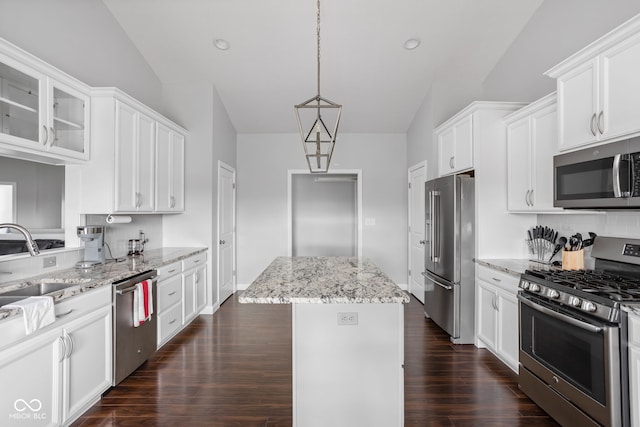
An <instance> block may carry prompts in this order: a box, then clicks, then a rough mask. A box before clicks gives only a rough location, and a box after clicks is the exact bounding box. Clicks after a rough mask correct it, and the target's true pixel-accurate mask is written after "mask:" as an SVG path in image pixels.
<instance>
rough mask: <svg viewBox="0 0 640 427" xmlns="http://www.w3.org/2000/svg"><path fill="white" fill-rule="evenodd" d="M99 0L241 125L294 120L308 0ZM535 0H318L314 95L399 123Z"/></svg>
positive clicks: (513, 32)
mask: <svg viewBox="0 0 640 427" xmlns="http://www.w3.org/2000/svg"><path fill="white" fill-rule="evenodd" d="M103 1H104V3H105V4H106V6H107V7H108V8H109V10H110V11H111V12H112V13H113V15H114V16H115V18H116V19H117V20H118V21H119V23H120V25H121V26H122V28H123V29H124V30H125V32H126V33H127V34H128V36H129V38H130V39H131V40H132V42H133V43H134V44H135V45H136V46H137V48H138V49H139V50H140V52H141V53H142V55H143V56H144V58H145V59H146V60H147V62H148V63H149V65H150V66H151V67H152V69H153V70H154V72H155V73H156V74H157V75H158V77H159V78H160V80H161V81H162V82H164V83H176V82H188V81H209V82H211V83H213V84H214V85H215V87H216V89H217V90H218V92H219V94H220V97H221V98H222V101H223V103H224V105H225V107H226V109H227V111H228V113H229V116H230V117H231V121H232V122H233V125H234V127H235V128H236V131H237V132H238V133H272V132H278V133H279V132H297V125H296V120H295V115H294V111H293V106H294V105H295V104H298V103H301V102H303V101H306V100H308V99H309V98H311V97H313V96H315V94H316V92H317V90H316V1H315V0H103ZM541 3H542V0H517V1H514V0H322V1H321V32H320V33H321V95H322V96H323V97H324V98H328V99H330V100H332V101H334V102H337V103H340V104H342V105H343V112H342V120H341V125H340V131H341V132H364V133H379V132H400V133H404V132H406V131H407V129H408V127H409V125H410V123H411V120H412V119H413V117H414V115H415V113H416V111H417V109H418V108H419V106H420V104H421V102H422V100H423V99H424V96H425V94H426V93H427V91H428V89H429V87H431V85H432V84H433V82H434V80H436V79H438V78H441V76H443V75H447V74H450V73H457V74H462V75H463V76H475V77H476V78H478V77H479V78H480V81H481V80H482V79H483V78H484V77H485V76H486V74H487V73H488V72H489V71H491V69H492V68H493V66H494V65H495V63H496V61H498V59H499V58H500V57H501V56H502V54H503V53H504V52H505V50H506V49H507V47H508V46H509V45H510V44H511V43H512V41H513V40H514V38H515V37H516V36H517V35H518V33H519V32H520V31H521V29H522V28H523V27H524V25H525V24H526V23H527V21H528V20H529V18H530V17H531V15H532V14H533V13H534V12H535V10H536V9H537V8H538V7H539V6H540V4H541ZM411 37H417V38H419V39H420V40H421V42H422V43H421V44H420V46H419V47H418V48H417V49H415V50H413V51H408V50H405V49H404V48H403V43H404V41H405V40H406V39H408V38H411ZM216 38H224V39H226V40H228V41H229V42H230V44H231V49H230V50H227V51H220V50H218V49H216V48H215V47H214V46H213V40H214V39H216ZM461 71H462V72H461Z"/></svg>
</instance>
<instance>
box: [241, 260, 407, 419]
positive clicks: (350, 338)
mask: <svg viewBox="0 0 640 427" xmlns="http://www.w3.org/2000/svg"><path fill="white" fill-rule="evenodd" d="M239 301H240V302H241V303H253V304H292V329H293V330H292V340H293V342H292V351H293V355H292V356H293V357H292V363H293V366H292V371H293V424H294V426H298V427H310V426H329V425H330V426H334V427H337V426H345V427H346V426H349V427H351V426H368V427H375V426H380V427H393V426H402V425H403V423H404V371H403V364H404V307H403V304H406V303H408V302H409V296H408V295H407V293H405V292H404V291H402V290H401V289H400V288H399V287H398V285H396V284H395V283H394V282H393V281H391V280H390V279H389V278H388V277H387V276H386V275H385V274H384V273H383V272H382V271H381V270H380V269H379V268H378V267H376V266H375V265H374V264H373V263H372V262H371V261H370V260H368V259H366V258H358V257H278V258H276V259H275V260H274V261H273V262H272V263H271V264H270V265H269V266H268V267H267V268H266V269H265V270H264V271H263V272H262V274H260V276H258V278H257V279H256V280H255V281H254V282H253V283H252V284H251V285H250V286H249V287H248V288H247V289H246V290H245V291H244V292H243V294H242V295H240V297H239Z"/></svg>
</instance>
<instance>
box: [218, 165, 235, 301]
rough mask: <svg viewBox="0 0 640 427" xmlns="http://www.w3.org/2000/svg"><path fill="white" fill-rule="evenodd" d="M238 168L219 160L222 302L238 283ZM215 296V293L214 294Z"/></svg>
mask: <svg viewBox="0 0 640 427" xmlns="http://www.w3.org/2000/svg"><path fill="white" fill-rule="evenodd" d="M235 230H236V170H235V169H234V168H233V167H231V166H229V165H227V164H225V163H224V162H221V161H218V253H217V263H218V265H217V267H218V280H217V282H218V301H219V302H220V304H222V303H223V302H224V301H225V300H226V299H227V298H229V297H230V296H231V294H233V293H234V292H235V287H236V286H235V285H236V283H235V282H236V280H235V279H236V274H235V273H236V271H235V270H236V267H235V266H236V250H235V240H236V233H235ZM214 296H215V295H214Z"/></svg>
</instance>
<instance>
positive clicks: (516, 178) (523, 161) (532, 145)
mask: <svg viewBox="0 0 640 427" xmlns="http://www.w3.org/2000/svg"><path fill="white" fill-rule="evenodd" d="M505 122H506V123H507V177H508V179H507V207H508V209H509V211H510V212H553V211H562V209H559V208H554V207H553V155H554V154H555V153H556V149H557V143H556V141H557V112H556V96H555V93H553V94H551V95H547V96H545V97H544V98H541V99H540V100H538V101H536V102H534V103H532V104H530V105H528V106H527V107H524V108H522V109H521V110H518V111H516V112H515V113H512V114H510V115H508V116H507V117H505Z"/></svg>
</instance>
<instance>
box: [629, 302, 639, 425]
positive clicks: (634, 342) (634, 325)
mask: <svg viewBox="0 0 640 427" xmlns="http://www.w3.org/2000/svg"><path fill="white" fill-rule="evenodd" d="M628 342H629V402H631V405H630V407H631V408H630V409H631V426H632V427H640V405H638V404H637V402H640V316H638V315H637V314H633V313H629V336H628ZM634 402H635V404H634Z"/></svg>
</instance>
